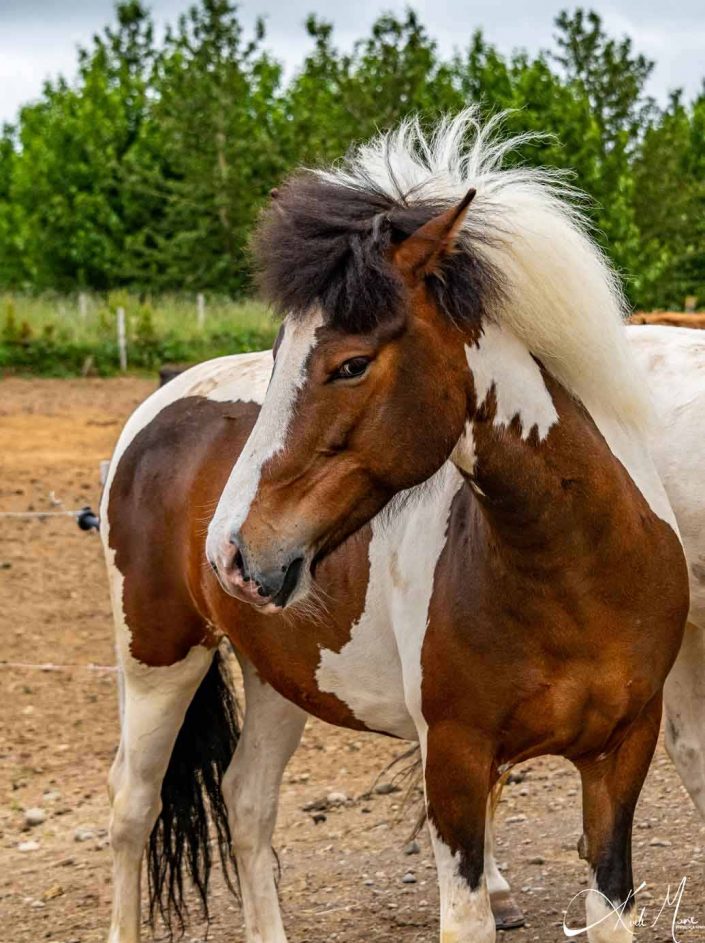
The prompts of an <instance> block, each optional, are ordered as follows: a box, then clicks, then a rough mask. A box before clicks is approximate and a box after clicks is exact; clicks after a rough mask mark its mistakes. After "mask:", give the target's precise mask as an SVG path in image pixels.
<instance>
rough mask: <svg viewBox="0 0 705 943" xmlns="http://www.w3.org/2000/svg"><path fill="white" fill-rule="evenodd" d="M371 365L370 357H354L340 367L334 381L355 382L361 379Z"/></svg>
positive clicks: (334, 375)
mask: <svg viewBox="0 0 705 943" xmlns="http://www.w3.org/2000/svg"><path fill="white" fill-rule="evenodd" d="M369 365H370V358H369V357H352V358H351V359H350V360H346V361H345V362H344V363H341V365H340V366H339V367H338V369H337V370H336V371H335V373H334V374H333V377H332V379H333V380H354V379H355V378H356V377H361V376H362V375H363V373H364V372H365V371H366V370H367V368H368V367H369Z"/></svg>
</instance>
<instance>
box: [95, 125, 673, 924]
mask: <svg viewBox="0 0 705 943" xmlns="http://www.w3.org/2000/svg"><path fill="white" fill-rule="evenodd" d="M470 125H473V118H472V115H471V114H465V115H462V116H460V117H459V118H457V119H455V120H454V121H452V122H447V123H444V124H442V125H441V126H440V128H439V129H438V130H437V131H436V133H435V135H434V137H433V138H432V139H431V140H426V139H424V137H423V135H422V134H421V132H420V131H419V129H418V128H417V127H416V126H415V125H405V126H404V127H402V129H401V130H400V131H398V132H397V133H395V134H394V135H391V136H388V137H386V138H382V139H380V140H378V141H375V142H373V143H372V144H370V145H367V146H366V147H363V148H362V149H360V150H359V151H358V152H357V154H355V155H354V156H353V157H352V158H351V159H350V160H349V162H348V163H347V164H346V165H345V166H344V167H343V168H341V169H337V170H331V171H328V172H321V173H312V172H305V173H303V172H302V173H300V174H297V175H295V176H294V177H292V178H291V179H290V180H289V181H288V182H287V183H286V184H285V185H284V186H283V188H282V189H281V191H280V192H279V194H278V196H277V198H276V200H275V201H274V202H273V204H272V206H271V207H270V209H269V210H268V211H267V213H266V214H265V216H264V218H263V221H262V224H261V226H260V230H259V234H258V238H257V242H256V251H257V256H258V260H259V264H260V267H261V272H262V285H263V287H264V290H265V292H266V294H267V296H268V297H269V299H270V301H271V302H272V304H273V305H274V306H275V307H276V308H277V309H278V310H280V311H281V312H282V314H284V315H285V318H284V322H283V325H282V329H281V331H280V336H279V339H278V342H277V345H276V347H275V364H274V369H273V371H272V370H271V366H270V362H269V360H268V355H262V354H253V355H246V356H243V357H233V358H223V359H221V360H219V361H214V362H212V363H210V364H204V365H201V366H199V367H196V368H194V369H193V370H191V371H188V372H187V373H185V374H183V375H182V376H180V377H178V378H177V379H175V380H174V381H172V383H170V384H169V385H168V386H167V387H164V388H163V389H162V390H160V391H158V392H157V393H155V394H154V395H153V396H152V397H151V398H150V399H149V400H147V402H146V403H144V404H143V405H142V406H141V407H140V408H139V409H138V410H137V412H136V413H135V414H134V415H133V416H132V418H131V419H130V421H129V422H128V424H127V426H126V428H125V430H124V432H123V434H122V436H121V438H120V441H119V443H118V446H117V450H116V453H115V456H114V457H113V460H112V463H111V467H110V474H109V478H108V482H107V484H106V489H105V494H104V498H103V504H102V511H101V513H102V521H103V526H102V534H103V540H104V544H105V549H106V554H107V558H108V564H109V570H110V577H111V587H112V596H113V605H114V610H115V618H116V624H117V640H118V652H119V657H120V661H121V665H122V699H121V700H122V738H121V743H120V749H119V751H118V755H117V757H116V760H115V763H114V765H113V769H112V771H111V777H110V787H111V797H112V807H113V813H112V820H111V842H112V848H113V855H114V908H113V920H112V926H111V931H110V934H111V935H110V940H111V943H134V941H136V940H137V939H138V938H139V932H140V901H139V886H140V865H141V860H142V856H143V854H144V849H145V845H146V844H147V843H148V842H149V860H150V877H151V883H152V899H153V902H156V903H157V905H161V906H162V907H163V909H164V911H165V913H166V915H167V916H168V915H169V912H170V908H171V909H175V910H176V913H177V917H178V916H179V915H180V913H181V910H180V907H181V903H182V898H181V873H182V870H183V869H184V868H186V869H188V870H189V871H190V872H191V874H192V876H193V877H194V879H195V881H196V885H197V887H198V889H199V890H200V891H201V893H202V896H203V897H204V898H205V895H206V893H207V877H208V871H209V867H210V852H209V847H208V841H207V837H208V836H207V815H206V806H207V803H208V801H209V800H210V807H211V814H212V815H213V817H214V818H215V820H216V824H217V825H218V830H219V838H220V839H221V846H223V845H228V844H229V843H231V844H232V851H233V854H234V857H235V859H236V860H237V866H238V876H239V881H240V888H241V893H242V900H243V909H244V917H245V923H246V932H247V939H248V943H283V941H284V940H285V935H284V929H283V926H282V922H281V916H280V913H279V907H278V902H277V894H276V887H275V882H274V877H273V870H272V863H273V861H272V853H271V850H270V840H271V835H272V830H273V827H274V819H275V815H276V804H277V794H278V789H279V784H280V780H281V775H282V772H283V769H284V766H285V764H286V762H287V760H288V758H289V756H290V755H291V753H292V752H293V750H294V749H295V747H296V744H297V743H298V740H299V738H300V735H301V732H302V730H303V726H304V723H305V718H306V715H307V713H310V714H315V715H316V716H318V717H321V718H323V719H325V720H327V721H329V722H332V723H335V724H339V725H343V726H348V727H352V728H355V729H360V730H371V731H378V732H380V733H385V734H388V735H392V736H396V737H401V738H405V739H411V740H418V742H419V743H420V746H421V754H422V759H423V765H424V783H425V794H426V803H427V812H428V821H429V827H430V833H431V838H432V844H433V848H434V852H435V856H436V862H437V866H438V878H439V884H440V892H441V939H442V940H443V941H444V943H470V941H472V943H483V941H489V940H492V939H494V935H495V925H494V920H493V917H492V911H491V908H490V896H489V893H488V883H489V884H490V885H491V883H492V881H493V879H494V877H495V876H494V875H492V874H487V873H486V871H485V867H484V858H485V833H486V829H485V819H486V811H487V807H488V797H489V795H490V793H491V790H492V788H493V786H494V785H495V783H496V782H497V780H498V778H499V776H500V775H501V773H502V772H503V771H504V770H506V769H507V768H509V767H510V766H511V765H512V764H513V763H516V762H518V761H521V760H523V759H526V758H528V757H533V756H536V755H538V754H542V753H555V754H560V755H563V756H566V757H569V758H570V759H571V760H572V761H573V762H574V763H575V764H576V765H577V767H578V768H579V770H580V772H581V775H582V782H583V801H584V837H583V841H582V843H581V848H582V853H583V855H584V856H585V858H586V859H587V861H588V863H589V866H590V868H591V872H592V880H593V886H594V888H595V891H594V893H593V894H591V895H588V898H587V910H588V914H587V918H588V923H589V924H590V925H592V929H591V930H590V931H589V938H590V940H592V941H605V943H607V941H609V943H616V941H620V943H621V941H623V940H629V939H631V935H632V930H631V915H632V913H633V895H632V891H633V880H632V874H631V855H630V842H631V824H632V817H633V813H634V807H635V804H636V801H637V798H638V796H639V792H640V789H641V786H642V782H643V779H644V776H645V774H646V771H647V769H648V766H649V762H650V759H651V756H652V753H653V750H654V746H655V743H656V739H657V736H658V729H659V720H660V716H661V700H662V690H663V685H664V681H665V679H666V676H667V674H668V672H669V669H670V668H671V666H672V664H673V662H674V659H675V658H676V655H677V653H678V650H679V646H680V644H681V640H682V636H683V628H684V623H685V618H686V613H687V609H688V582H687V573H686V568H685V562H684V557H683V551H682V547H681V544H680V541H679V538H678V535H677V532H676V525H675V521H674V518H673V514H672V511H671V508H670V505H669V503H668V500H667V498H666V496H665V493H664V491H663V488H662V485H661V482H660V480H659V477H658V475H657V473H656V471H655V469H654V466H653V464H652V462H651V459H650V457H649V455H648V451H647V448H646V442H645V434H644V432H643V431H642V430H643V418H644V410H643V406H642V402H641V399H640V394H639V382H640V380H639V375H638V373H637V372H636V369H635V367H634V366H633V364H632V360H631V357H630V352H629V350H628V345H627V342H626V339H625V335H624V331H623V328H622V325H621V320H620V316H621V311H620V297H619V293H618V291H617V289H616V287H615V281H614V278H613V276H612V274H611V272H610V271H609V269H608V268H607V266H606V264H605V262H604V260H603V258H602V257H601V255H600V254H599V252H598V250H597V249H596V247H595V246H594V244H593V243H592V242H591V240H590V239H589V238H588V236H587V235H586V234H585V232H584V230H583V228H582V225H581V222H580V219H579V217H578V215H577V214H576V212H575V211H574V210H573V209H571V208H570V206H569V204H568V203H567V202H566V201H565V200H564V199H563V196H564V195H563V194H562V193H561V191H560V187H559V186H558V185H557V184H556V183H555V181H553V180H552V179H551V178H550V177H548V176H547V175H546V174H545V173H541V172H538V171H530V170H504V171H503V170H501V169H500V167H499V163H500V161H501V157H502V155H503V153H504V151H505V150H506V147H507V145H503V144H497V143H493V140H492V135H491V130H492V129H489V131H488V130H487V129H485V130H484V131H483V130H480V129H478V128H476V127H475V128H474V137H473V139H472V140H471V141H470V142H468V144H467V146H465V145H464V143H463V142H464V141H466V139H467V132H468V129H469V126H470ZM473 198H474V199H473ZM270 374H271V376H270ZM206 528H207V536H206ZM206 561H207V563H206ZM223 637H227V638H229V639H230V640H231V642H232V644H233V646H234V647H235V650H236V652H237V654H238V657H239V658H240V660H241V664H242V666H243V673H244V678H245V693H246V715H245V722H244V728H243V731H242V735H241V737H240V739H239V742H237V749H236V750H235V754H234V756H233V757H232V760H231V754H232V751H233V748H234V746H235V743H236V741H237V731H236V730H235V728H234V725H233V722H232V713H231V706H232V705H230V704H229V703H228V697H227V688H226V687H225V685H224V684H223V682H222V680H221V679H220V677H219V674H218V667H217V655H216V651H217V648H216V646H217V644H218V642H219V640H220V639H221V638H223ZM226 767H227V768H226ZM150 836H151V837H150ZM182 866H183V867H182ZM615 911H617V912H616V913H615Z"/></svg>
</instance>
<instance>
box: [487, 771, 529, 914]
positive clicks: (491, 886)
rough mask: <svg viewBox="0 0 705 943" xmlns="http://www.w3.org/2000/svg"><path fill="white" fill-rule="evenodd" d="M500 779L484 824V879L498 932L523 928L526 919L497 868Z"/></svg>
mask: <svg viewBox="0 0 705 943" xmlns="http://www.w3.org/2000/svg"><path fill="white" fill-rule="evenodd" d="M504 782H505V780H504V778H502V779H501V780H500V781H499V782H498V783H497V785H496V786H495V787H494V789H493V790H492V793H491V795H490V798H489V801H488V803H487V821H486V823H485V877H486V880H487V890H488V891H489V894H490V902H491V904H492V913H493V914H494V922H495V926H496V927H497V929H498V930H516V929H517V928H518V927H523V926H524V924H525V923H526V917H525V916H524V913H523V911H522V910H521V908H520V907H519V905H518V904H517V902H516V900H515V899H514V895H513V894H512V889H511V887H510V886H509V882H508V881H507V879H506V878H505V876H504V875H503V874H502V872H501V871H500V870H499V868H498V866H497V858H496V849H495V824H494V817H495V813H496V811H497V806H498V805H499V800H500V798H501V796H502V789H503V788H504Z"/></svg>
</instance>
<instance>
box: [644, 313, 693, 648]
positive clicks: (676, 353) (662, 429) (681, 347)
mask: <svg viewBox="0 0 705 943" xmlns="http://www.w3.org/2000/svg"><path fill="white" fill-rule="evenodd" d="M627 334H628V337H629V341H630V343H631V346H632V349H633V351H634V353H635V354H636V356H637V358H638V360H639V361H640V363H641V366H642V369H643V370H644V372H645V373H646V374H647V377H648V380H647V383H648V387H649V391H650V393H651V397H652V400H653V402H654V405H655V412H656V417H655V422H654V423H653V425H652V427H651V429H650V439H649V445H650V448H651V452H652V454H653V457H654V460H655V462H656V467H657V469H658V473H659V475H660V477H661V480H662V481H663V484H664V486H665V489H666V492H667V493H668V497H669V499H670V503H671V504H672V506H673V509H674V511H675V512H676V517H677V518H678V526H679V528H680V534H681V538H682V540H683V546H684V549H685V555H686V558H687V560H688V568H689V571H690V594H691V595H690V619H691V621H693V622H694V623H697V624H698V625H701V626H702V627H703V629H705V500H703V485H702V479H703V469H704V468H705V331H695V330H688V329H687V328H682V327H662V326H659V325H653V326H651V325H649V326H646V325H644V326H633V327H629V328H627Z"/></svg>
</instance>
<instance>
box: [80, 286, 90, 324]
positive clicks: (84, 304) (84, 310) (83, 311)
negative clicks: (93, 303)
mask: <svg viewBox="0 0 705 943" xmlns="http://www.w3.org/2000/svg"><path fill="white" fill-rule="evenodd" d="M78 313H79V314H80V315H81V320H82V321H85V320H86V315H87V314H88V298H87V297H86V293H85V291H79V293H78Z"/></svg>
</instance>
